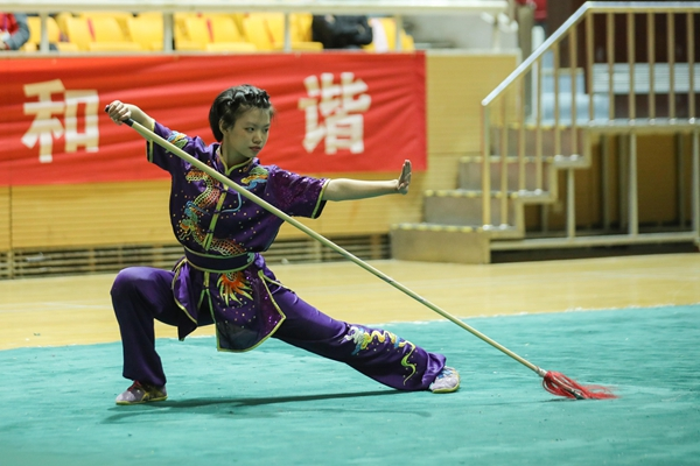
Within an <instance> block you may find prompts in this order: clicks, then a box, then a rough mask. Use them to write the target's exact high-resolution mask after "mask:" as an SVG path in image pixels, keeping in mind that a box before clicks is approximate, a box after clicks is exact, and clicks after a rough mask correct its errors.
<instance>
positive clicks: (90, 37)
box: [66, 17, 143, 52]
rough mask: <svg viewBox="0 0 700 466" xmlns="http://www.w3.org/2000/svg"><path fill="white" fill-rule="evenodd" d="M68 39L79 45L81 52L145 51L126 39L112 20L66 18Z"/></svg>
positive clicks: (104, 18)
mask: <svg viewBox="0 0 700 466" xmlns="http://www.w3.org/2000/svg"><path fill="white" fill-rule="evenodd" d="M66 28H67V35H68V39H69V40H70V41H71V42H73V43H74V44H76V45H77V47H78V49H79V50H80V51H90V52H97V51H107V52H114V51H123V52H135V51H140V50H143V49H142V48H141V46H140V45H139V44H137V43H134V42H129V41H127V40H126V39H125V37H124V35H123V34H122V32H121V28H120V27H119V25H118V24H117V22H116V21H115V20H114V19H111V18H106V17H103V18H97V17H95V18H91V19H90V20H88V19H86V18H75V17H72V18H66Z"/></svg>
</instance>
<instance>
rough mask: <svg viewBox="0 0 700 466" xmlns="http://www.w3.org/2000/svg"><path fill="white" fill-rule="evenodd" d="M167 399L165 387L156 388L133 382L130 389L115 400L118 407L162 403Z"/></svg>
mask: <svg viewBox="0 0 700 466" xmlns="http://www.w3.org/2000/svg"><path fill="white" fill-rule="evenodd" d="M167 399H168V392H167V391H166V390H165V385H164V386H162V387H156V386H154V385H148V384H142V383H140V382H139V381H134V383H133V384H132V385H131V387H129V388H127V389H126V390H125V391H124V393H122V394H121V395H119V396H118V397H117V399H116V402H117V404H118V405H135V404H139V403H150V402H152V401H164V400H167Z"/></svg>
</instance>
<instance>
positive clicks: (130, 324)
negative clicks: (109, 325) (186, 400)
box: [111, 267, 445, 390]
mask: <svg viewBox="0 0 700 466" xmlns="http://www.w3.org/2000/svg"><path fill="white" fill-rule="evenodd" d="M172 279H173V273H172V272H169V271H165V270H160V269H154V268H149V267H131V268H127V269H124V270H122V271H121V272H120V273H119V274H118V275H117V278H116V279H115V281H114V285H113V286H112V291H111V294H112V304H113V306H114V313H115V314H116V317H117V321H118V322H119V330H120V332H121V338H122V346H123V351H124V372H123V375H124V377H126V378H127V379H131V380H138V381H139V382H144V383H150V384H153V385H157V386H162V385H165V383H166V377H165V373H164V371H163V365H162V363H161V359H160V356H158V353H157V352H156V349H155V333H154V320H158V321H160V322H163V323H165V324H169V325H174V326H177V325H178V323H179V322H181V319H183V318H184V319H186V318H187V317H186V316H185V314H184V312H183V311H182V310H181V309H179V308H178V306H177V304H176V303H175V300H174V298H173V294H172V291H171V289H170V284H171V282H172ZM274 297H275V301H276V302H277V305H278V306H279V307H280V309H281V310H282V312H284V314H285V315H286V316H287V318H286V320H285V321H284V322H282V325H280V327H279V328H278V329H277V331H276V332H275V333H274V334H273V335H272V337H273V338H277V339H279V340H281V341H284V342H286V343H288V344H290V345H293V346H296V347H299V348H302V349H305V350H307V351H310V352H312V353H315V354H318V355H320V356H323V357H326V358H329V359H333V360H335V361H340V362H344V363H346V364H347V365H349V366H350V367H352V368H354V369H356V370H357V371H359V372H361V373H363V374H364V375H366V376H368V377H371V378H372V379H374V380H376V381H378V382H380V383H382V384H384V385H387V386H389V387H392V388H395V389H399V390H425V389H427V388H428V386H429V385H430V383H431V382H432V381H433V380H434V379H435V376H436V375H437V374H438V373H439V372H440V371H441V370H442V368H443V367H444V365H445V357H444V356H443V355H441V354H437V353H429V352H427V351H425V350H424V349H422V348H420V347H418V346H416V345H414V344H413V343H411V342H409V341H407V340H403V339H401V338H399V337H398V336H396V335H394V334H393V333H391V332H387V331H385V330H381V329H372V328H368V327H365V326H362V325H355V324H348V323H346V322H342V321H339V320H335V319H332V318H331V317H329V316H327V315H325V314H323V313H322V312H320V311H319V310H318V309H316V308H314V307H313V306H311V305H309V304H307V303H305V302H304V301H302V300H301V299H300V298H299V297H297V295H296V294H295V293H294V292H292V291H290V290H287V289H285V288H279V289H278V290H277V291H275V292H274ZM199 314H200V315H201V316H202V317H201V318H200V321H199V322H198V325H211V324H213V321H212V318H211V313H210V312H208V310H207V311H206V312H200V313H199Z"/></svg>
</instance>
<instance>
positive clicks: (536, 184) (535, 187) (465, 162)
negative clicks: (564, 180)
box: [457, 156, 556, 192]
mask: <svg viewBox="0 0 700 466" xmlns="http://www.w3.org/2000/svg"><path fill="white" fill-rule="evenodd" d="M483 160H484V159H483V157H479V156H465V157H462V158H460V160H459V167H458V177H457V187H458V188H459V189H465V190H476V191H480V190H482V189H483V186H482V180H483V163H482V162H483ZM489 162H490V170H489V173H490V179H491V189H492V190H499V189H500V188H501V173H503V168H504V167H503V163H502V162H501V158H500V157H489ZM523 162H524V163H523V170H524V186H523V188H524V190H525V191H532V192H541V191H552V186H551V184H552V182H554V183H556V179H554V178H555V177H554V176H553V175H554V173H552V170H553V169H554V157H546V158H542V161H541V162H538V161H537V159H536V158H535V157H524V158H523ZM539 163H541V167H540V168H539V170H540V175H539V177H538V165H539ZM505 168H506V173H507V181H508V183H507V190H508V191H520V190H521V189H520V188H521V186H520V161H519V159H518V158H517V157H507V158H506V167H505ZM538 178H539V179H538Z"/></svg>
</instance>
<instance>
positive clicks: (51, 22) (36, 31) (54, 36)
mask: <svg viewBox="0 0 700 466" xmlns="http://www.w3.org/2000/svg"><path fill="white" fill-rule="evenodd" d="M27 25H28V26H29V40H28V41H27V42H26V43H25V44H24V46H23V47H22V50H24V51H25V52H35V51H37V50H39V48H40V44H41V18H40V17H38V16H27ZM46 27H47V32H48V37H49V42H50V43H53V44H55V43H58V42H60V40H61V30H60V29H59V27H58V23H56V20H55V19H54V18H52V17H51V16H48V17H47V18H46Z"/></svg>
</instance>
